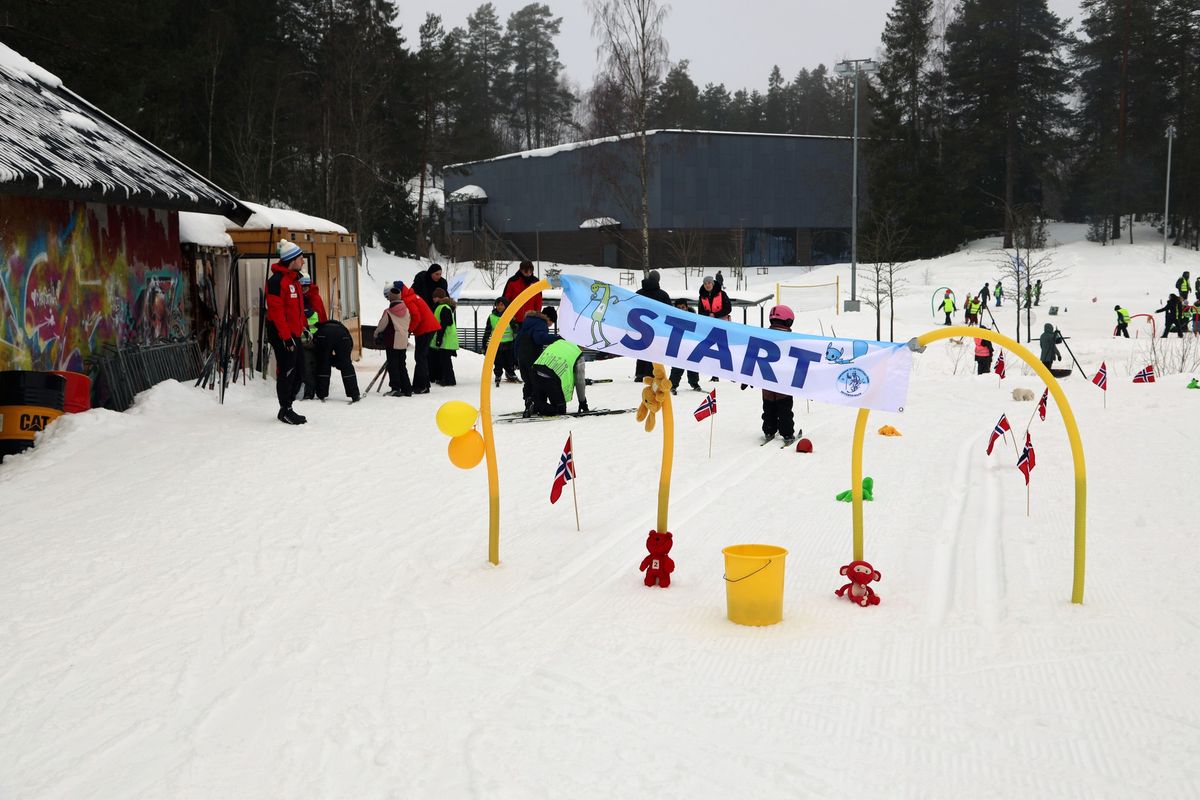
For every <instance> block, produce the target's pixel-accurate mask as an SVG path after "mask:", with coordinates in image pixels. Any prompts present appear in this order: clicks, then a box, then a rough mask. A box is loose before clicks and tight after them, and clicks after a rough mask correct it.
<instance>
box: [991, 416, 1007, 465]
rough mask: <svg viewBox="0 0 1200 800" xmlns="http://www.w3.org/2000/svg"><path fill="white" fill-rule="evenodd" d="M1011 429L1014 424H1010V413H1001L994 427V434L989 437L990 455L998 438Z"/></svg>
mask: <svg viewBox="0 0 1200 800" xmlns="http://www.w3.org/2000/svg"><path fill="white" fill-rule="evenodd" d="M1011 430H1012V426H1011V425H1009V424H1008V415H1007V414H1001V415H1000V421H999V422H997V423H996V427H994V428H992V435H991V437H989V438H988V449H987V454H988V455H989V456H990V455H991V454H992V447H993V446H995V444H996V440H997V439H999V438H1000V437H1001V436H1003V435H1004V434H1005V432H1007V431H1011Z"/></svg>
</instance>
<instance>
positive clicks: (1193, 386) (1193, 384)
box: [1187, 378, 1200, 389]
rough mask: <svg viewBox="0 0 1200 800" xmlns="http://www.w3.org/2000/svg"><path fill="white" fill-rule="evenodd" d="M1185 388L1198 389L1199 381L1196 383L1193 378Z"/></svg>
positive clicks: (1199, 386) (1199, 387)
mask: <svg viewBox="0 0 1200 800" xmlns="http://www.w3.org/2000/svg"><path fill="white" fill-rule="evenodd" d="M1187 388H1189V389H1200V381H1197V380H1196V379H1195V378H1192V382H1191V383H1189V384H1188V385H1187Z"/></svg>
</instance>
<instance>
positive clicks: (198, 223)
mask: <svg viewBox="0 0 1200 800" xmlns="http://www.w3.org/2000/svg"><path fill="white" fill-rule="evenodd" d="M229 224H230V222H229V219H228V218H227V217H222V216H221V215H220V214H200V213H198V212H195V211H180V212H179V243H180V244H196V245H200V246H201V247H233V238H232V237H231V236H230V235H229V234H228V233H226V230H225V229H226V226H227V225H229Z"/></svg>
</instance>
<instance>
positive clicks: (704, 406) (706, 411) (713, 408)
mask: <svg viewBox="0 0 1200 800" xmlns="http://www.w3.org/2000/svg"><path fill="white" fill-rule="evenodd" d="M692 413H693V414H695V416H696V422H702V421H703V420H706V419H708V418H709V417H711V416H712V415H713V414H715V413H717V390H716V389H713V390H712V391H711V392H709V393H708V397H706V398H704V402H703V403H701V404H700V407H699V408H697V409H696V410H695V411H693V412H692Z"/></svg>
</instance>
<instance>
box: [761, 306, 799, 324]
mask: <svg viewBox="0 0 1200 800" xmlns="http://www.w3.org/2000/svg"><path fill="white" fill-rule="evenodd" d="M767 319H769V320H770V321H771V322H782V323H783V324H785V325H787V326H789V327H790V326H791V324H792V323H793V322H795V321H796V315H795V314H793V313H792V310H791V309H790V308H788V307H787V306H775V307H773V308H772V309H771V311H770V313H768V314H767Z"/></svg>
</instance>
